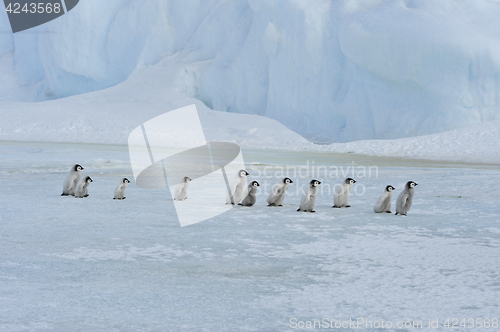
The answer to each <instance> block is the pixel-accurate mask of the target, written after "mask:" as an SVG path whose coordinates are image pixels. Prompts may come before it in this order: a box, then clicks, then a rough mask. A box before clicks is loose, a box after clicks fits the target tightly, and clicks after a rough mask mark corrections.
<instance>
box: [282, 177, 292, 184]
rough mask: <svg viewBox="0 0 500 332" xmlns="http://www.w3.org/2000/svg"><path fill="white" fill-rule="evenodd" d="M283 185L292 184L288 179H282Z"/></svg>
mask: <svg viewBox="0 0 500 332" xmlns="http://www.w3.org/2000/svg"><path fill="white" fill-rule="evenodd" d="M283 183H286V184H290V183H293V181H292V179H290V178H284V179H283Z"/></svg>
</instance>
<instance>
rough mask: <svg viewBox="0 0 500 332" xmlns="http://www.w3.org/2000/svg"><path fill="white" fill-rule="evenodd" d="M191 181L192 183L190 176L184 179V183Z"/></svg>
mask: <svg viewBox="0 0 500 332" xmlns="http://www.w3.org/2000/svg"><path fill="white" fill-rule="evenodd" d="M189 181H192V180H191V178H190V177H189V176H185V177H184V182H189Z"/></svg>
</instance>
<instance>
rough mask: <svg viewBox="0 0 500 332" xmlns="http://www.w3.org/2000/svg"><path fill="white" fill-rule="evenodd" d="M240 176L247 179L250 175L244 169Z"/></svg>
mask: <svg viewBox="0 0 500 332" xmlns="http://www.w3.org/2000/svg"><path fill="white" fill-rule="evenodd" d="M238 175H239V176H240V178H244V177H247V176H248V175H250V174H248V172H247V171H245V170H244V169H242V170H240V172H239V173H238Z"/></svg>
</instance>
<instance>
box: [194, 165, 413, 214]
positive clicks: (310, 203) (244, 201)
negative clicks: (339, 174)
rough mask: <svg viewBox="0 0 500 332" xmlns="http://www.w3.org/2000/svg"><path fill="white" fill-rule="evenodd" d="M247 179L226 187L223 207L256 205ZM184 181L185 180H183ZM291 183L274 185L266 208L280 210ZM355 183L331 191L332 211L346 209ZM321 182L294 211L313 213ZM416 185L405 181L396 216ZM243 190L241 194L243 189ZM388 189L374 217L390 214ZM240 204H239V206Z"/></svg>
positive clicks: (403, 209)
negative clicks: (333, 209)
mask: <svg viewBox="0 0 500 332" xmlns="http://www.w3.org/2000/svg"><path fill="white" fill-rule="evenodd" d="M248 175H250V174H249V173H248V172H247V171H245V170H243V169H242V170H240V171H239V172H238V174H237V175H236V177H235V178H234V179H233V181H232V182H231V183H230V193H229V192H228V194H227V198H226V204H233V205H234V204H238V205H242V206H253V205H255V203H256V193H257V188H258V187H259V186H260V184H259V183H258V182H257V181H252V182H251V183H250V185H248V187H247V177H248ZM185 179H186V178H185ZM292 183H293V181H292V180H291V179H290V178H284V179H283V180H282V181H280V182H279V183H276V184H275V185H274V186H273V187H272V189H271V192H270V193H269V196H268V198H267V204H268V206H283V201H284V199H285V193H286V191H287V190H288V187H289V186H290V184H292ZM355 183H356V180H354V179H353V178H347V179H345V180H344V181H343V182H342V183H340V184H338V185H337V186H336V188H335V193H334V196H333V207H334V208H348V207H350V205H349V195H350V193H351V190H352V186H353V184H355ZM320 184H321V182H320V181H319V180H315V179H313V180H311V181H310V182H309V185H308V187H307V190H306V192H305V193H304V194H303V195H302V198H301V201H300V205H299V208H298V209H297V211H303V212H315V211H314V204H315V202H316V196H317V195H318V191H319V188H318V187H319V185H320ZM416 185H417V183H416V182H414V181H409V182H408V183H407V184H406V186H405V189H404V190H403V192H401V194H400V195H399V196H398V199H397V202H396V215H398V214H400V215H404V216H406V213H407V212H408V211H409V210H410V208H411V205H412V202H413V195H414V192H415V191H414V189H413V188H414V187H415V186H416ZM245 187H247V188H246V189H245V190H244V188H245ZM395 189H396V188H394V187H393V186H391V185H388V186H386V187H385V189H384V192H383V193H382V195H381V196H380V198H379V200H378V201H377V203H376V204H375V206H374V208H373V210H374V212H376V213H384V212H385V213H392V212H391V200H392V193H393V190H395ZM240 202H241V203H240Z"/></svg>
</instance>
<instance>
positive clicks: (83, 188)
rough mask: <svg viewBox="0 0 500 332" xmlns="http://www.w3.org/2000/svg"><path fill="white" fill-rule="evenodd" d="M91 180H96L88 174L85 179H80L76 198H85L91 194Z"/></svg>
mask: <svg viewBox="0 0 500 332" xmlns="http://www.w3.org/2000/svg"><path fill="white" fill-rule="evenodd" d="M90 182H94V181H93V180H92V179H91V178H90V176H86V177H85V179H83V180H82V181H80V182H79V183H78V185H77V186H76V191H75V198H84V197H88V196H89V190H88V186H89V184H90Z"/></svg>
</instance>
